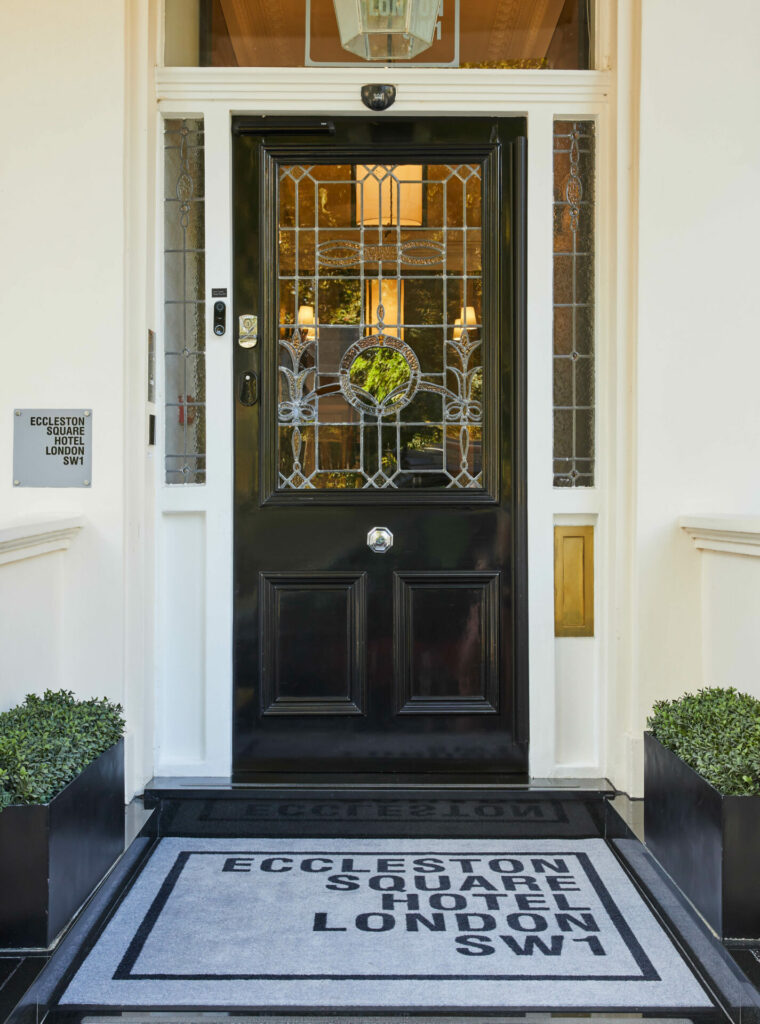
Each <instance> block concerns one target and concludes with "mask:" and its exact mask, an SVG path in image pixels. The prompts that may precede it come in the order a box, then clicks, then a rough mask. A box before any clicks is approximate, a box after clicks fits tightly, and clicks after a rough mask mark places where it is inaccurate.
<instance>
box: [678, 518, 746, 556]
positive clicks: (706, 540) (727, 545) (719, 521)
mask: <svg viewBox="0 0 760 1024" xmlns="http://www.w3.org/2000/svg"><path fill="white" fill-rule="evenodd" d="M678 525H679V526H680V527H681V529H682V530H683V531H684V533H687V534H688V535H689V536H690V537H691V539H692V541H693V543H694V547H695V548H697V549H698V550H699V551H720V552H722V553H723V554H729V555H749V556H750V557H752V558H760V516H735V515H712V516H705V515H700V516H682V517H681V519H680V520H679V522H678Z"/></svg>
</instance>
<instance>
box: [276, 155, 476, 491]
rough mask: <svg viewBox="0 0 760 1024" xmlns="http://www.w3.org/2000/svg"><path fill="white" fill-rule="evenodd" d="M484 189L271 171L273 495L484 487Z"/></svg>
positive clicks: (472, 171) (469, 173) (457, 167)
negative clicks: (275, 364)
mask: <svg viewBox="0 0 760 1024" xmlns="http://www.w3.org/2000/svg"><path fill="white" fill-rule="evenodd" d="M481 186H482V167H481V165H479V164H469V163H462V164H457V163H451V164H429V165H423V164H411V163H408V164H392V163H389V164H379V163H367V164H324V165H309V164H280V165H279V168H278V254H277V262H278V266H277V274H278V287H279V322H278V329H279V393H278V446H279V486H280V487H282V488H286V489H292V488H295V489H302V488H327V489H341V488H395V487H404V488H406V487H413V488H424V487H444V488H468V487H475V488H480V487H482V462H483V459H482V445H483V430H482V424H483V386H484V367H483V359H482V353H481V329H482V321H483V310H482V280H481V269H482V223H481V222H482V188H481Z"/></svg>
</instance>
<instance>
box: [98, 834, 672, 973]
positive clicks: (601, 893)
mask: <svg viewBox="0 0 760 1024" xmlns="http://www.w3.org/2000/svg"><path fill="white" fill-rule="evenodd" d="M304 852H305V853H308V855H309V856H318V855H322V854H324V855H327V854H330V855H331V856H334V857H343V856H349V855H350V856H358V855H359V851H357V850H347V851H346V850H309V851H304ZM382 852H383V854H384V855H385V856H388V857H393V856H399V857H400V856H409V851H408V850H407V851H397V852H394V851H387V850H384V851H382ZM281 853H282V851H281V850H280V851H277V850H254V849H252V850H183V851H181V852H180V853H178V854H177V857H176V859H175V861H174V864H173V865H172V867H171V868H170V869H169V872H168V873H167V875H166V877H165V878H164V880H163V882H162V883H161V886H160V888H159V890H158V893H157V894H156V896H155V898H154V899H153V901H152V903H151V905H150V907H149V908H148V910H147V912H146V914H145V916H144V917H143V919H142V921H141V922H140V924H139V926H138V928H137V930H136V932H135V934H134V935H133V937H132V940H131V941H130V943H129V945H128V946H127V949H126V951H125V953H124V956H123V957H122V959H121V961H120V962H119V965H118V967H117V968H116V971H115V972H114V974H113V980H114V981H480V982H482V981H584V982H585V981H600V982H602V981H637V982H638V981H661V980H662V979H661V978H660V975H659V974H658V973H657V971H656V970H655V968H654V965H653V964H652V962H651V961H650V960H649V958H648V957H647V955H646V953H645V952H644V950H643V948H642V946H641V945H640V943H639V942H638V940H637V939H636V936H635V935H634V934H633V931H632V930H631V928H630V927H629V926H628V923H627V922H626V921H625V919H624V917H623V915H622V914H621V912H620V910H619V909H618V907H617V905H616V903H615V901H614V900H613V899H612V897H611V896H610V894H609V891H608V890H607V888H606V886H605V885H604V883H603V882H602V880H601V878H600V877H599V875H598V873H597V871H596V869H595V868H594V866H593V864H592V862H591V858H590V856H589V854H588V853H585V852H582V851H581V852H571V851H566V850H565V851H563V850H560V851H546V852H543V851H542V852H541V857H573V858H575V859H576V860H577V861H578V863H579V864H580V866H581V868H582V869H583V870H584V871H585V873H586V877H587V878H588V880H589V883H590V884H591V886H592V888H593V889H594V891H595V892H596V894H597V896H598V897H599V900H600V902H601V903H602V906H603V907H604V910H605V912H606V913H607V916H608V917H609V919H610V921H611V923H612V924H613V926H614V927H615V928H616V929H617V931H618V934H619V935H620V937H621V939H622V940H623V942H624V943H625V945H626V947H627V949H628V951H629V953H630V954H631V956H632V957H633V959H634V960H635V962H636V965H637V966H638V968H639V970H640V971H641V975H631V974H605V975H597V974H572V975H566V974H232V973H231V974H168V973H156V974H145V973H139V974H138V973H135V972H134V971H133V968H134V965H135V963H136V962H137V959H138V958H139V956H140V954H141V953H142V950H143V947H144V946H145V943H146V942H147V940H148V937H149V936H150V933H151V931H152V929H153V927H154V925H155V924H156V922H157V921H158V919H159V917H160V916H161V914H162V912H163V910H164V908H165V906H166V904H167V902H168V900H169V898H170V896H171V894H172V892H173V890H174V887H175V886H176V884H177V882H178V880H179V878H180V875H181V874H182V872H183V870H184V868H185V866H186V864H187V862H188V860H189V859H190V857H191V856H219V857H224V856H257V857H258V856H276V855H278V854H281ZM365 855H366V851H365ZM414 855H415V856H416V857H434V856H443V855H442V854H441V853H440V851H439V852H437V853H436V852H430V853H425V852H424V851H417V850H415V851H414ZM480 855H481V856H482V857H489V856H494V857H496V856H503V855H504V851H503V850H500V851H492V852H490V853H489V852H488V851H480ZM534 855H536V854H535V852H534V853H531V852H530V851H524V852H522V851H520V850H514V851H510V856H515V857H530V856H534ZM637 895H638V893H637ZM655 923H656V924H657V926H658V927H660V925H659V922H655Z"/></svg>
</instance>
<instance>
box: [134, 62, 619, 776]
mask: <svg viewBox="0 0 760 1024" xmlns="http://www.w3.org/2000/svg"><path fill="white" fill-rule="evenodd" d="M389 74H391V73H390V72H389ZM452 76H455V78H452ZM392 77H393V80H394V81H395V82H396V83H397V85H398V86H399V100H398V101H397V104H396V106H395V107H394V113H398V114H399V115H407V116H418V117H425V116H431V117H433V116H447V115H452V114H454V115H456V114H461V115H466V114H477V115H479V116H515V115H521V116H525V117H526V118H527V123H528V138H529V157H528V183H529V186H528V200H527V210H528V213H527V221H528V233H527V252H528V256H527V296H528V308H529V309H530V310H531V315H530V319H529V321H528V323H527V337H528V352H527V360H526V363H527V388H526V398H527V419H528V435H529V438H530V440H529V444H528V451H527V484H528V494H529V497H528V500H527V518H528V520H529V521H530V537H529V540H528V555H527V571H528V577H529V596H528V606H527V613H528V616H529V619H530V632H529V638H528V644H527V650H526V651H525V652H524V656H525V657H526V659H527V661H528V663H529V668H530V679H531V682H530V707H531V711H530V726H531V728H530V732H531V736H532V742H531V759H530V763H531V774H532V775H534V776H550V775H555V776H556V775H569V776H573V775H579V776H582V775H598V774H601V773H602V771H603V767H604V765H605V763H606V752H605V749H604V746H605V735H604V732H603V728H602V723H603V720H604V719H605V717H606V715H607V710H606V695H605V692H604V690H603V688H602V685H601V678H602V676H603V673H602V666H604V665H607V664H608V662H609V666H612V664H613V662H614V654H615V652H613V651H612V649H608V647H607V640H606V637H607V636H609V628H608V626H607V623H608V618H609V614H610V611H609V608H610V607H611V603H610V602H607V601H606V599H605V595H606V594H607V593H608V592H609V587H608V583H607V576H606V573H607V565H608V564H609V559H608V556H607V546H608V544H609V543H610V542H611V541H612V535H611V533H610V532H609V528H608V522H609V517H608V516H606V515H605V512H606V511H607V509H608V507H609V505H610V503H611V502H612V499H613V498H614V486H620V485H619V484H616V483H615V481H616V478H615V475H614V466H615V460H613V459H612V458H611V456H612V455H615V454H616V445H617V447H618V448H619V447H620V445H621V444H622V443H623V442H621V440H620V438H619V435H618V437H617V439H616V435H615V417H614V415H613V410H612V409H610V411H609V412H606V411H605V407H604V403H603V402H602V401H601V400H598V415H597V454H598V465H599V474H598V475H599V484H598V485H597V487H596V488H593V489H589V490H587V491H583V492H581V491H564V492H563V491H557V490H556V489H554V488H553V487H552V478H551V454H552V428H551V422H552V419H551V372H552V345H551V316H552V265H551V252H552V207H551V196H552V188H553V182H552V127H553V121H554V119H555V118H564V119H567V118H583V119H592V120H594V121H595V122H596V124H597V153H598V165H599V168H600V170H601V169H604V171H603V173H599V175H598V190H597V200H598V201H597V210H598V213H597V239H598V246H597V251H598V254H599V258H598V260H597V268H596V275H597V290H596V293H597V296H598V297H599V298H598V316H597V324H598V328H597V336H598V339H599V345H598V349H597V381H604V380H606V379H607V378H608V375H610V374H615V373H619V372H620V370H619V367H617V366H616V364H615V361H614V359H613V356H612V352H611V350H610V349H609V347H608V346H606V345H604V344H602V342H603V339H604V338H605V336H607V337H612V336H613V335H614V330H615V325H616V322H617V321H619V320H620V319H621V314H620V313H619V312H617V316H616V305H615V283H616V280H617V269H616V265H615V261H614V259H613V254H614V241H615V237H616V223H617V221H616V217H617V216H618V215H617V213H616V206H615V188H616V185H617V177H616V174H617V169H616V165H615V153H616V143H615V114H616V108H615V102H614V84H615V76H614V75H613V74H612V73H611V72H606V71H602V72H541V71H539V72H530V71H519V72H498V71H481V70H474V71H467V70H458V71H456V72H452V71H449V70H437V69H431V70H429V71H428V70H424V69H411V70H410V69H396V70H394V71H393V72H392ZM365 78H366V73H365V72H363V71H362V70H361V69H359V70H349V69H345V70H344V69H338V70H334V69H302V68H292V69H274V70H273V69H256V68H250V69H248V68H247V69H242V68H234V69H208V68H201V69H182V68H162V69H159V70H158V71H157V73H156V93H157V99H158V114H157V138H158V140H159V143H160V139H161V131H160V128H161V119H162V118H163V117H169V116H171V117H181V116H186V117H198V116H202V117H203V118H204V124H205V154H206V283H207V296H208V295H210V289H211V287H217V286H222V287H227V288H228V289H229V292H230V295H231V287H232V273H231V271H232V266H231V217H232V209H231V193H230V181H231V132H230V125H231V118H232V116H233V114H251V115H256V114H260V113H277V114H301V115H303V114H307V113H308V114H312V113H319V114H321V115H324V116H330V115H335V116H339V115H341V114H343V115H346V114H350V115H360V116H361V115H364V116H366V111H365V110H364V108H363V107H362V105H361V101H360V99H359V88H360V86H361V84H363V82H364V79H365ZM454 81H455V82H456V91H455V92H454V93H452V90H451V86H452V84H453V82H454ZM156 149H157V151H156V164H155V177H156V180H157V181H158V182H162V179H163V166H162V161H163V154H162V152H161V147H160V144H159V145H158V146H157V147H156ZM159 194H162V193H159ZM158 207H159V208H158V210H157V216H156V251H157V252H158V253H161V252H162V249H163V245H162V242H163V239H162V228H161V217H160V204H158ZM161 264H162V261H161V259H158V260H157V261H156V265H157V274H156V280H155V282H154V284H155V295H156V305H155V309H154V323H157V324H160V323H162V298H163V295H162V282H161V269H160V268H161ZM210 318H211V303H210V302H208V301H207V337H208V339H209V341H208V345H207V371H206V372H207V399H208V403H209V407H210V408H214V409H215V411H214V413H213V415H209V418H208V428H207V461H208V474H207V483H206V485H205V486H192V485H188V486H179V487H178V486H174V487H172V486H166V485H165V484H164V482H163V460H162V459H160V458H157V459H156V479H155V483H156V512H157V522H156V547H157V552H158V554H157V558H156V564H155V580H154V583H155V589H156V595H157V615H156V644H155V660H156V670H155V678H156V689H157V697H156V716H157V725H156V746H155V769H154V770H155V773H156V774H157V775H159V774H161V775H213V776H227V775H229V771H230V765H231V727H230V723H231V721H232V644H231V640H230V638H231V636H232V586H233V581H232V397H231V393H230V388H229V381H230V380H231V374H232V345H231V341H230V335H229V333H228V334H227V335H226V336H225V337H224V338H223V339H216V338H214V336H213V333H212V330H211V322H210ZM160 344H161V338H160V337H159V346H160ZM612 380H613V382H614V381H615V378H614V377H613V378H612ZM619 391H620V387H619V386H618V385H616V386H615V388H614V389H613V390H612V391H610V392H608V394H613V396H614V394H617V393H619ZM597 393H598V394H599V393H600V389H599V388H598V389H597ZM161 400H162V380H161V375H159V393H158V401H159V407H160V402H161ZM607 400H608V401H609V399H607ZM159 422H160V417H159ZM602 423H604V427H603V428H602ZM162 440H163V439H162V437H161V431H159V451H160V450H161V442H162ZM562 517H572V518H580V519H582V520H583V521H584V522H589V521H590V522H593V523H596V525H597V543H596V551H597V601H598V607H597V615H596V621H597V624H598V634H599V636H598V638H597V639H596V640H594V641H593V642H592V643H593V652H592V654H591V659H592V666H593V671H592V673H591V676H592V678H591V680H590V682H589V684H588V689H587V694H588V703H587V705H586V707H585V708H583V709H582V710H581V711H580V715H582V716H583V717H584V718H585V719H587V720H588V721H590V722H591V723H593V724H592V728H593V736H592V737H591V739H589V740H586V741H584V742H585V749H584V753H583V760H582V761H578V759H577V758H576V759H575V760H573V759H572V758H568V757H566V756H564V753H563V751H562V749H559V748H558V745H557V742H556V741H557V739H559V740H560V747H561V743H562V736H561V734H558V732H557V723H556V719H557V712H558V708H560V709H561V707H562V704H561V694H559V697H560V700H559V701H558V690H557V685H558V677H557V671H558V663H557V656H556V651H555V641H554V630H553V544H552V533H553V525H554V523H555V522H557V521H561V519H562ZM191 522H192V524H193V529H192V530H191V532H193V531H194V535H197V536H198V537H199V538H202V544H203V547H202V550H199V551H197V552H196V556H197V557H196V565H195V569H194V573H195V576H194V579H196V581H199V582H198V586H199V587H200V588H201V589H202V591H203V593H202V597H201V599H199V602H198V608H197V616H196V624H197V627H198V628H199V629H200V630H201V633H202V636H201V640H200V646H199V647H198V653H199V657H200V659H201V664H200V667H199V678H198V680H197V682H196V683H194V685H193V688H192V693H191V694H190V700H189V703H188V706H187V707H185V706H182V707H180V708H179V709H178V701H179V702H180V703H182V701H181V697H180V696H178V695H184V693H185V692H186V688H183V682H182V679H181V678H179V676H178V670H177V667H176V664H175V659H174V651H175V650H176V647H177V644H178V641H179V639H180V637H179V634H178V633H177V628H176V623H175V619H176V615H175V613H174V611H173V608H172V602H173V586H172V580H173V579H174V578H175V575H174V568H175V565H174V562H173V559H175V560H176V557H177V541H176V538H175V537H174V533H175V527H176V526H177V525H180V526H183V525H187V524H189V523H191ZM610 585H611V584H610ZM184 625H185V628H186V627H187V624H184ZM609 666H608V667H609ZM560 668H561V666H560ZM189 704H192V707H190V706H189ZM188 724H189V729H190V733H191V734H192V742H187V743H186V742H184V741H182V742H178V736H180V735H181V733H182V730H183V729H185V727H186V726H187V725H188ZM572 727H573V728H575V729H576V730H580V729H582V726H581V725H579V724H578V722H577V721H576V720H574V722H573V723H572ZM564 728H565V725H564V724H563V725H562V729H564ZM566 745H567V744H566ZM570 746H572V743H571V744H570Z"/></svg>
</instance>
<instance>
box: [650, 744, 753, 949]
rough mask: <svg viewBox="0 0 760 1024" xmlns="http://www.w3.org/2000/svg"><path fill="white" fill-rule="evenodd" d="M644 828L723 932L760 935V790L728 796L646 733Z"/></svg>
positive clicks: (661, 859)
mask: <svg viewBox="0 0 760 1024" xmlns="http://www.w3.org/2000/svg"><path fill="white" fill-rule="evenodd" d="M644 834H645V840H646V844H647V846H648V847H649V849H650V850H651V852H652V853H653V854H654V856H655V857H656V858H657V860H658V861H659V862H660V864H662V866H663V867H664V868H665V870H666V871H667V872H668V874H669V875H670V876H671V877H672V878H673V880H674V881H675V882H676V883H677V884H678V886H679V887H680V888H681V890H682V891H683V892H684V893H685V894H686V895H687V896H688V897H689V899H690V900H691V901H692V903H693V904H694V906H695V907H697V909H698V910H699V911H700V912H701V913H702V916H703V917H704V918H705V919H706V920H707V921H708V922H709V924H710V925H711V926H712V927H713V928H714V929H715V931H716V932H717V933H718V935H720V937H721V938H724V939H757V938H760V886H759V885H758V884H757V868H758V864H760V796H723V795H722V794H721V793H719V792H718V790H717V789H715V787H714V786H711V785H710V783H709V782H706V781H705V779H703V778H702V776H701V775H699V774H698V773H697V772H695V771H694V769H693V768H690V767H689V765H687V764H686V763H685V762H684V761H682V760H681V758H680V757H678V755H677V754H674V753H673V751H672V750H668V748H667V747H664V746H663V745H662V744H661V743H660V742H659V740H657V739H655V737H654V736H653V735H652V734H651V733H649V732H647V733H644Z"/></svg>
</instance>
